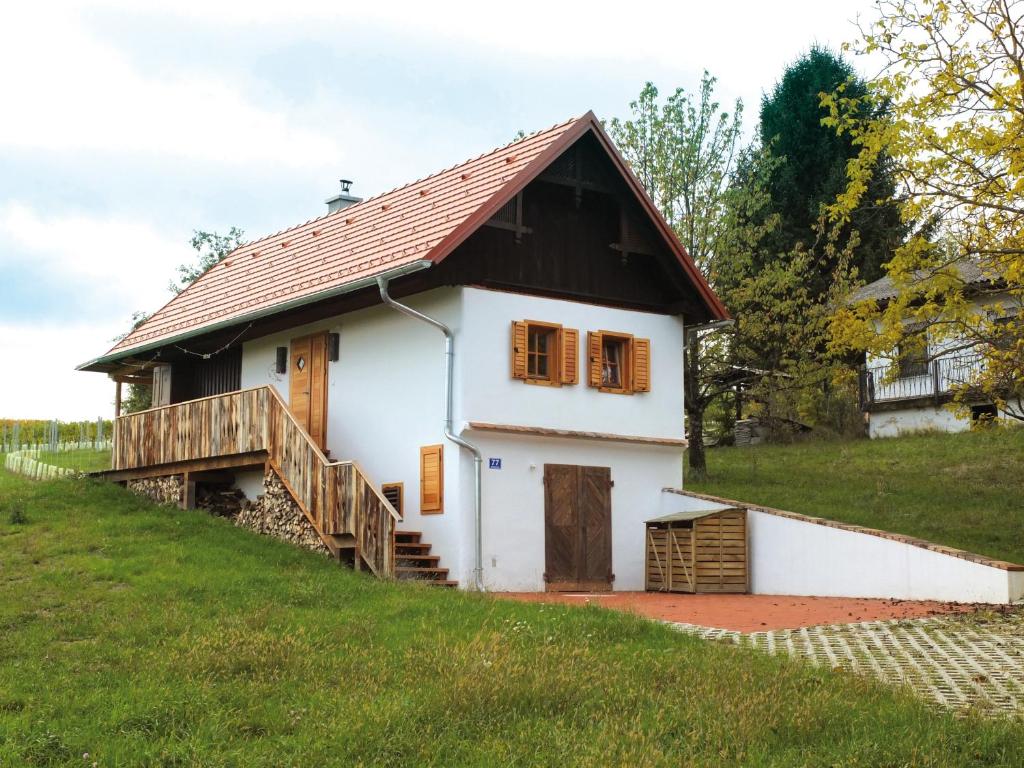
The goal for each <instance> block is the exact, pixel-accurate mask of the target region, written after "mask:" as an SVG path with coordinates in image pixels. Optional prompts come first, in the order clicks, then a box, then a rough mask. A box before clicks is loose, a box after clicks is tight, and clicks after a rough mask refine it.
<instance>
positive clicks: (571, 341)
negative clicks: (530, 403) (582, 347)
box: [512, 320, 579, 387]
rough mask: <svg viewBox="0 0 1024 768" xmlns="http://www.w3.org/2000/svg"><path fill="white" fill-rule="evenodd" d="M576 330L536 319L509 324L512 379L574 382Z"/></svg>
mask: <svg viewBox="0 0 1024 768" xmlns="http://www.w3.org/2000/svg"><path fill="white" fill-rule="evenodd" d="M578 369H579V331H577V330H575V329H573V328H563V327H562V326H560V325H557V324H555V323H542V322H540V321H538V320H516V321H514V322H513V323H512V378H514V379H522V380H523V381H525V382H526V383H528V384H546V385H548V386H555V387H558V386H561V385H562V384H575V383H576V382H577V380H578V376H579V374H578V373H577V370H578Z"/></svg>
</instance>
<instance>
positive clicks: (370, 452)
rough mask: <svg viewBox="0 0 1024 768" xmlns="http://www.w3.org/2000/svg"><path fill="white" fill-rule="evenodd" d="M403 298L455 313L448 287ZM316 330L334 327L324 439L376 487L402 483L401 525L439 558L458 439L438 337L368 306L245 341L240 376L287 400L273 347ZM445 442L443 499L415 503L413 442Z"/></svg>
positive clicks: (452, 528)
mask: <svg viewBox="0 0 1024 768" xmlns="http://www.w3.org/2000/svg"><path fill="white" fill-rule="evenodd" d="M406 303H407V304H409V305H410V306H412V307H415V308H416V309H418V310H420V311H422V312H425V313H427V314H428V315H431V316H433V317H437V318H438V319H440V320H442V321H443V322H446V323H448V324H450V325H451V326H452V327H453V329H455V330H456V332H457V331H458V329H459V326H460V322H461V319H460V317H461V298H460V291H459V289H457V288H441V289H437V290H434V291H429V292H427V293H423V294H419V295H417V296H413V297H411V298H409V299H408V300H406ZM317 331H334V332H337V333H338V334H339V340H340V350H339V359H338V361H337V362H333V363H329V364H328V372H327V378H328V384H327V391H328V396H327V448H328V449H329V450H330V452H331V458H332V459H335V460H348V459H352V460H354V461H356V463H358V464H359V465H360V466H361V467H362V468H363V470H364V471H365V472H366V473H367V475H368V476H369V478H370V480H371V481H372V482H373V483H374V484H375V485H377V486H378V487H379V486H380V485H381V484H382V483H391V482H401V483H404V485H405V497H404V500H405V510H404V512H405V515H404V517H405V519H404V522H403V523H402V525H401V526H400V527H401V528H404V529H406V530H416V531H423V534H424V540H425V541H428V542H430V543H431V544H432V545H433V554H436V555H440V556H441V561H442V565H444V566H448V564H449V563H453V562H456V561H457V560H458V559H459V557H460V549H461V541H460V531H461V527H460V526H459V525H458V523H457V518H458V516H459V515H460V514H461V506H462V505H461V503H460V499H459V493H458V489H459V488H460V483H459V478H458V473H459V467H460V461H459V455H458V449H457V448H456V447H455V446H454V445H451V444H450V443H447V441H445V439H444V432H443V421H444V396H443V386H444V379H443V374H444V337H443V336H442V335H441V334H440V333H439V332H438V331H437V330H436V329H434V328H431V327H429V326H427V325H426V324H424V323H420V322H417V321H415V320H413V319H411V318H409V317H406V316H405V315H402V314H399V313H398V312H396V311H395V310H393V309H390V308H387V307H384V306H380V305H378V306H375V307H370V308H368V309H364V310H359V311H356V312H352V313H349V314H346V315H342V316H339V317H335V318H331V319H329V320H325V321H321V322H318V323H313V324H310V325H305V326H302V327H298V328H294V329H290V330H288V331H285V332H282V333H279V334H274V335H272V336H267V337H264V338H261V339H256V340H254V341H251V342H247V343H246V344H245V345H244V347H243V350H242V386H243V387H253V386H259V385H262V384H273V385H274V386H276V387H277V388H278V391H279V392H280V393H281V395H282V396H283V397H284V398H285V400H286V401H287V400H288V394H289V393H288V376H287V374H286V375H279V374H276V373H275V372H274V362H275V350H276V348H277V347H279V346H288V345H289V342H290V340H291V339H293V338H297V337H299V336H303V335H305V334H308V333H314V332H317ZM437 443H444V444H445V446H444V469H445V473H444V475H445V476H444V483H445V497H444V501H445V508H444V513H443V514H440V515H434V514H428V515H421V514H420V511H419V449H420V446H424V445H434V444H437Z"/></svg>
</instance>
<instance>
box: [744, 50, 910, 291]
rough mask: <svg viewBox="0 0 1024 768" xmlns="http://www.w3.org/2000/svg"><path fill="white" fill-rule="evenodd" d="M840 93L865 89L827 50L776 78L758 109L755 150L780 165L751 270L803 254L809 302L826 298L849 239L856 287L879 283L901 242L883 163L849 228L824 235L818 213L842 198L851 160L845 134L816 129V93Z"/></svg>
mask: <svg viewBox="0 0 1024 768" xmlns="http://www.w3.org/2000/svg"><path fill="white" fill-rule="evenodd" d="M841 86H842V87H843V88H844V89H845V92H846V94H847V95H849V96H851V97H854V98H856V97H858V96H862V95H863V94H865V93H866V92H867V85H866V84H865V82H864V81H863V80H861V79H860V78H858V77H857V76H856V73H855V72H854V70H853V67H851V66H850V64H848V63H847V62H846V61H844V60H843V59H842V58H841V57H839V56H837V55H836V54H834V53H832V52H831V51H829V50H826V49H824V48H819V47H814V48H811V50H810V51H809V52H808V53H807V54H805V55H804V56H802V57H801V58H799V59H798V60H797V61H796V62H795V63H794V64H792V65H791V66H790V67H789V68H788V69H787V70H786V71H785V73H783V76H782V79H781V80H780V81H779V82H778V83H777V84H776V86H775V88H774V89H773V90H772V92H771V94H769V95H766V96H765V97H764V99H763V100H762V102H761V114H760V118H761V123H760V129H759V132H760V141H761V145H762V146H763V147H764V148H765V149H766V151H768V152H769V153H770V154H771V155H773V156H774V157H775V158H777V159H778V160H779V162H778V164H777V165H776V166H775V167H774V170H773V172H772V175H771V178H770V179H769V182H768V192H769V195H770V197H771V204H770V205H769V206H768V211H769V212H770V213H771V214H774V215H776V216H777V217H778V223H777V226H775V227H774V228H773V229H772V231H771V232H770V233H769V234H768V235H766V237H765V238H764V240H763V242H762V243H761V244H760V246H759V247H758V248H757V251H756V254H757V256H756V258H757V260H758V262H759V263H758V266H760V267H768V266H769V265H770V264H771V263H772V262H774V261H776V260H777V259H778V258H780V257H781V255H782V254H787V253H794V252H807V253H809V254H810V258H811V261H812V269H811V275H810V280H811V283H810V285H809V286H808V288H809V289H810V291H811V294H812V295H813V296H816V297H820V296H823V295H824V294H826V293H827V292H828V289H829V286H830V285H831V283H832V282H833V272H834V270H835V268H836V262H835V257H834V255H833V254H835V253H836V252H842V251H844V250H845V248H846V246H847V245H850V244H851V242H853V238H856V240H855V242H854V244H853V249H852V264H851V266H853V267H855V268H856V269H857V272H858V276H859V277H860V278H861V279H862V280H865V281H868V282H870V281H872V280H875V279H877V278H878V277H881V275H882V265H883V264H885V263H886V262H888V261H889V260H890V259H891V258H892V255H893V252H894V251H895V249H896V248H897V247H898V246H899V245H900V244H901V243H902V242H903V240H904V238H905V235H906V228H905V227H904V225H903V224H902V223H901V221H900V215H899V208H898V205H897V202H896V200H895V190H896V183H895V180H894V177H893V173H892V170H891V164H890V163H889V162H888V160H887V159H886V158H882V159H881V162H880V163H879V165H878V168H877V171H876V173H875V174H874V175H873V176H872V178H871V181H870V186H869V188H868V190H867V191H866V193H865V194H864V195H863V196H862V198H861V201H860V204H859V205H858V208H857V210H856V211H854V212H853V214H852V215H851V217H850V220H849V223H848V224H847V225H846V226H844V227H843V228H842V230H841V231H838V232H836V231H831V232H829V231H827V229H826V226H825V224H824V218H823V211H824V210H825V208H826V207H827V206H831V205H833V204H834V203H835V200H836V198H837V196H838V195H840V194H841V193H843V192H845V191H846V184H847V178H846V168H847V163H848V161H849V160H850V159H852V158H854V157H855V156H856V155H857V153H858V148H857V147H855V146H854V144H853V141H852V140H851V138H850V136H849V135H848V134H847V135H839V134H838V133H837V132H836V131H835V129H834V128H831V127H829V126H826V125H822V120H823V119H825V118H827V117H828V116H829V110H828V108H827V107H825V106H823V105H822V94H830V93H832V92H833V91H835V90H836V89H837V88H839V87H841ZM829 237H831V238H832V242H831V247H830V246H829V244H828V243H827V241H828V240H829Z"/></svg>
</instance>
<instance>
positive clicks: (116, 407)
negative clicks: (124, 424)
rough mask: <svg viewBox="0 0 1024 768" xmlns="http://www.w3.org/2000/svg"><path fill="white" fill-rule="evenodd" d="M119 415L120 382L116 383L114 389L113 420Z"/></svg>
mask: <svg viewBox="0 0 1024 768" xmlns="http://www.w3.org/2000/svg"><path fill="white" fill-rule="evenodd" d="M120 415H121V382H120V381H117V383H116V386H115V389H114V418H115V419H116V418H117V417H118V416H120Z"/></svg>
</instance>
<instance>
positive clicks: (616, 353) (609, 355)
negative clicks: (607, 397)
mask: <svg viewBox="0 0 1024 768" xmlns="http://www.w3.org/2000/svg"><path fill="white" fill-rule="evenodd" d="M630 341H631V340H630V339H627V338H626V337H624V336H610V335H607V334H603V335H602V337H601V386H602V387H603V388H604V389H628V388H629V376H628V366H629V352H630Z"/></svg>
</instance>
